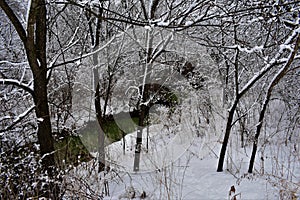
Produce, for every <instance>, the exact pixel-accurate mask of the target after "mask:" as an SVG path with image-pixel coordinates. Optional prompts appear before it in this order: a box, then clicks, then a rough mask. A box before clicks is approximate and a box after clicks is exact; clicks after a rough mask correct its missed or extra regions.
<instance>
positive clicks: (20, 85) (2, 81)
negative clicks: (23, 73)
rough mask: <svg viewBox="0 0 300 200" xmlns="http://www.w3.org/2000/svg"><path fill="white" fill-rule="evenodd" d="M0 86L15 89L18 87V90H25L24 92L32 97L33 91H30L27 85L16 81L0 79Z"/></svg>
mask: <svg viewBox="0 0 300 200" xmlns="http://www.w3.org/2000/svg"><path fill="white" fill-rule="evenodd" d="M0 84H3V85H14V86H17V87H19V88H21V89H23V90H25V91H26V92H28V93H29V94H31V95H32V96H34V91H33V89H32V88H31V87H30V86H29V85H27V84H24V83H21V82H20V81H18V80H15V79H0Z"/></svg>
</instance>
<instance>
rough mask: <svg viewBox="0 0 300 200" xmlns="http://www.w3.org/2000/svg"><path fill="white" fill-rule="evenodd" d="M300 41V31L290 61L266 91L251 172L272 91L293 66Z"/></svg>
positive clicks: (249, 170)
mask: <svg viewBox="0 0 300 200" xmlns="http://www.w3.org/2000/svg"><path fill="white" fill-rule="evenodd" d="M299 43H300V36H299V33H298V36H297V40H296V42H295V47H294V49H293V51H292V52H291V54H290V56H289V59H288V61H287V62H286V63H285V65H284V66H283V67H282V68H281V70H279V72H278V73H277V74H276V75H275V77H274V78H273V80H272V81H271V83H270V85H269V86H268V90H267V93H266V96H265V100H264V102H263V107H262V109H261V111H260V114H259V122H258V125H257V127H256V133H255V138H254V142H253V148H252V154H251V158H250V162H249V168H248V172H249V173H252V172H253V166H254V161H255V155H256V152H257V144H258V138H259V136H260V132H261V128H262V125H263V120H264V117H265V113H266V110H267V106H268V104H269V101H270V98H271V95H272V91H273V89H274V87H275V86H276V85H277V84H278V82H279V81H280V79H282V78H283V77H284V75H285V74H286V72H287V70H288V69H289V67H290V66H291V64H292V62H293V60H294V58H295V56H296V53H297V51H298V48H299Z"/></svg>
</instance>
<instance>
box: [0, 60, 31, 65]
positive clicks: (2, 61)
mask: <svg viewBox="0 0 300 200" xmlns="http://www.w3.org/2000/svg"><path fill="white" fill-rule="evenodd" d="M0 64H9V65H13V66H19V65H27V64H28V62H20V63H15V62H10V61H7V60H1V61H0Z"/></svg>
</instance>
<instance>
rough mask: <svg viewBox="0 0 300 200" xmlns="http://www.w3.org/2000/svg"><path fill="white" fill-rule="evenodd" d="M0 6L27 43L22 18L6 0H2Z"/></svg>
mask: <svg viewBox="0 0 300 200" xmlns="http://www.w3.org/2000/svg"><path fill="white" fill-rule="evenodd" d="M0 7H1V9H2V10H3V11H4V12H5V14H6V15H7V17H8V18H9V20H10V21H11V23H12V24H13V26H14V27H15V29H16V31H17V32H18V35H19V36H20V38H21V40H22V41H23V42H24V43H25V42H26V39H27V37H26V31H25V30H24V28H23V26H22V24H21V22H20V20H19V19H18V18H17V16H16V15H15V13H14V11H13V10H12V9H11V8H10V7H9V5H8V4H7V3H6V1H5V0H0Z"/></svg>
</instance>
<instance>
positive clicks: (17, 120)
mask: <svg viewBox="0 0 300 200" xmlns="http://www.w3.org/2000/svg"><path fill="white" fill-rule="evenodd" d="M34 108H35V105H33V106H31V107H30V108H28V109H27V110H26V111H25V112H23V113H21V114H20V115H18V116H17V117H16V118H15V119H14V120H13V122H12V124H11V125H9V126H7V127H5V128H4V129H2V130H0V133H3V132H5V131H9V130H11V129H12V128H13V127H14V126H15V125H16V124H18V123H19V122H21V121H22V120H23V119H24V118H25V117H26V116H27V115H29V114H30V113H31V112H32V111H33V109H34ZM8 118H11V117H10V116H5V117H3V118H1V121H2V120H4V119H8Z"/></svg>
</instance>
